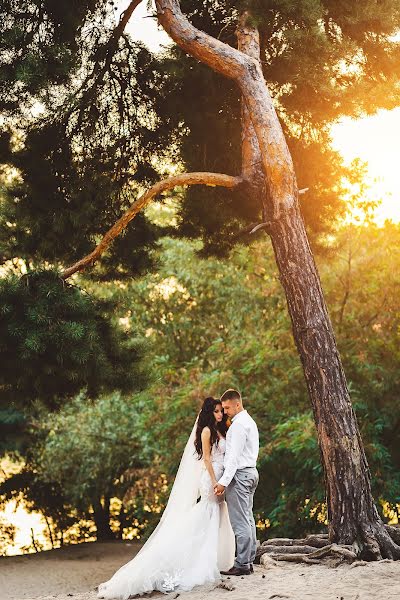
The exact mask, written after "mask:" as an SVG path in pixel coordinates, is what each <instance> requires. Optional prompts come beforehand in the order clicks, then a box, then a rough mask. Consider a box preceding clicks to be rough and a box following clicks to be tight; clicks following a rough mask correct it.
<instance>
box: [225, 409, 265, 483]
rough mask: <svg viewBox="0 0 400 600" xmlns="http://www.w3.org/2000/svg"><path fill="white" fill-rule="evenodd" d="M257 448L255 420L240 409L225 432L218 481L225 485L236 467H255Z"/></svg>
mask: <svg viewBox="0 0 400 600" xmlns="http://www.w3.org/2000/svg"><path fill="white" fill-rule="evenodd" d="M259 448H260V443H259V437H258V428H257V425H256V422H255V421H254V419H253V418H252V417H251V416H250V415H249V413H248V412H247V410H242V411H240V412H239V413H238V414H237V415H235V416H234V417H233V419H232V424H231V426H230V427H229V429H228V433H227V434H226V450H225V457H224V473H223V475H222V477H221V479H220V480H219V481H218V483H220V484H221V485H223V486H225V487H227V486H228V485H229V484H230V482H231V481H232V479H233V477H234V475H235V473H236V471H237V470H238V469H244V468H246V467H255V466H256V463H257V458H258V451H259Z"/></svg>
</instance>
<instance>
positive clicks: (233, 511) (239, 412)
mask: <svg viewBox="0 0 400 600" xmlns="http://www.w3.org/2000/svg"><path fill="white" fill-rule="evenodd" d="M221 403H222V407H223V409H224V413H225V414H226V415H227V416H228V417H229V418H230V420H231V422H232V425H231V426H230V427H229V429H228V433H227V436H226V453H225V458H224V473H223V475H222V477H221V479H220V480H219V481H218V483H217V485H216V486H215V488H214V492H215V493H216V494H217V496H221V495H222V494H223V493H224V492H226V502H227V504H228V512H229V518H230V521H231V524H232V529H233V531H234V533H235V538H236V559H235V564H234V566H233V567H232V568H231V569H229V571H221V573H222V575H249V574H250V573H252V572H253V564H252V563H253V561H254V559H255V556H256V548H257V538H256V525H255V522H254V516H253V497H254V492H255V491H256V487H257V485H258V479H259V477H258V471H257V469H256V462H257V457H258V450H259V438H258V429H257V425H256V423H255V421H254V420H253V419H252V418H251V416H250V415H249V413H248V412H247V410H245V409H244V408H243V402H242V397H241V395H240V393H239V392H238V391H236V390H232V389H230V390H226V392H224V393H223V394H222V396H221Z"/></svg>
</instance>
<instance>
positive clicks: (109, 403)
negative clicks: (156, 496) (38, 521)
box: [37, 393, 147, 509]
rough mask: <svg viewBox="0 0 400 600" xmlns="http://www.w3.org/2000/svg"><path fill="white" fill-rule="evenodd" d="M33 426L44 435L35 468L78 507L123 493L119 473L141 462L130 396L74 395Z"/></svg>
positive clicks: (135, 411)
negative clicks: (53, 412) (57, 409)
mask: <svg viewBox="0 0 400 600" xmlns="http://www.w3.org/2000/svg"><path fill="white" fill-rule="evenodd" d="M38 426H39V427H40V429H41V435H42V436H44V439H43V443H42V444H41V446H40V449H39V451H38V452H37V469H38V471H39V472H40V473H41V476H42V478H43V480H44V481H47V482H49V483H50V482H55V483H57V484H58V485H59V486H60V487H61V488H62V490H63V494H64V495H65V497H66V498H67V499H68V500H69V501H70V502H71V503H72V504H73V505H74V506H76V507H80V508H81V509H86V508H87V507H88V506H90V505H91V504H94V503H95V501H96V500H97V499H99V498H101V497H103V496H108V497H113V496H117V497H123V494H124V491H125V490H126V481H125V479H124V477H123V475H124V473H125V472H126V471H127V470H128V469H139V468H140V467H142V466H143V464H144V460H145V456H146V452H147V448H146V447H144V446H143V444H142V440H141V437H140V406H139V405H138V402H136V401H135V398H123V397H122V396H121V395H120V394H117V393H114V394H111V395H108V396H101V397H99V398H97V399H96V400H94V401H91V400H90V399H88V398H87V397H86V396H85V395H80V396H77V397H76V398H75V399H74V400H71V401H70V402H69V403H68V404H66V405H65V406H64V407H63V408H62V409H61V410H60V411H58V412H57V413H56V414H53V415H50V416H49V417H48V418H46V419H44V420H41V421H40V423H39V424H38ZM128 481H129V479H128ZM130 483H131V482H130Z"/></svg>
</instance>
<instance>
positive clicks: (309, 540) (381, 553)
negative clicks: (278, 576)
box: [256, 525, 400, 566]
mask: <svg viewBox="0 0 400 600" xmlns="http://www.w3.org/2000/svg"><path fill="white" fill-rule="evenodd" d="M398 543H400V528H397V527H391V526H388V525H386V526H385V528H384V529H383V534H382V529H381V528H379V527H377V529H376V531H374V532H373V533H372V532H371V535H369V536H367V535H364V537H363V542H362V544H361V543H360V542H357V543H354V544H352V545H349V544H335V543H329V540H328V535H327V534H318V535H317V534H315V535H309V536H307V537H306V538H304V539H290V538H274V539H270V540H267V541H266V542H264V543H263V544H262V545H261V546H260V547H259V548H258V550H257V556H256V562H257V563H261V564H263V562H265V563H266V564H268V561H271V559H273V560H275V561H287V562H295V563H305V564H320V563H324V564H328V565H332V566H335V565H337V564H339V563H342V562H347V563H353V562H354V561H357V560H360V559H361V560H365V561H371V560H381V559H382V558H383V559H385V558H386V559H394V560H397V559H399V558H400V547H399V546H398V545H397V544H398ZM264 555H265V559H264V560H263V559H262V557H263V556H264ZM267 557H268V558H267ZM269 564H271V563H269Z"/></svg>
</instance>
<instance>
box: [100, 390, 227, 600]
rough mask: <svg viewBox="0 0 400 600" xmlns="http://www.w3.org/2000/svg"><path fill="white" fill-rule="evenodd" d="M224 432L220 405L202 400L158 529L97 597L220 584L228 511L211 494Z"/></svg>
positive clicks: (120, 598) (120, 597)
mask: <svg viewBox="0 0 400 600" xmlns="http://www.w3.org/2000/svg"><path fill="white" fill-rule="evenodd" d="M226 432H227V425H226V419H225V416H224V412H223V408H222V405H221V402H220V401H219V400H216V399H214V398H206V399H205V400H204V402H203V406H202V408H201V410H200V413H199V415H198V417H197V419H196V423H195V425H194V427H193V430H192V433H191V434H190V437H189V440H188V442H187V444H186V447H185V450H184V452H183V455H182V458H181V462H180V465H179V469H178V472H177V475H176V478H175V481H174V485H173V487H172V490H171V494H170V497H169V500H168V503H167V506H166V508H165V510H164V513H163V515H162V517H161V520H160V522H159V524H158V526H157V527H156V529H155V530H154V532H153V533H152V535H151V536H150V537H149V539H148V540H147V542H146V543H145V545H144V546H143V547H142V549H141V550H140V551H139V552H138V554H137V555H136V556H135V557H134V558H133V559H132V560H131V561H130V562H128V563H127V564H126V565H124V566H123V567H121V568H120V569H119V570H118V571H117V572H116V573H115V574H114V575H113V576H112V577H111V579H110V580H109V581H107V582H106V583H102V584H100V585H99V588H98V598H106V599H118V600H127V598H129V597H130V596H136V595H138V594H144V593H146V592H151V591H153V590H159V591H161V592H171V591H179V592H181V591H189V590H191V589H192V588H193V587H194V586H196V585H203V584H204V583H211V582H215V581H218V580H220V578H221V577H220V571H224V570H228V569H229V568H230V567H231V566H232V565H233V562H234V557H235V536H234V533H233V530H232V527H231V524H230V521H229V516H228V508H227V505H226V501H225V498H224V496H216V495H215V493H214V486H215V485H216V483H217V481H218V479H219V478H220V477H221V475H222V472H223V462H224V454H225V444H226V441H225V437H226ZM199 497H200V501H198V500H199Z"/></svg>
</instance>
